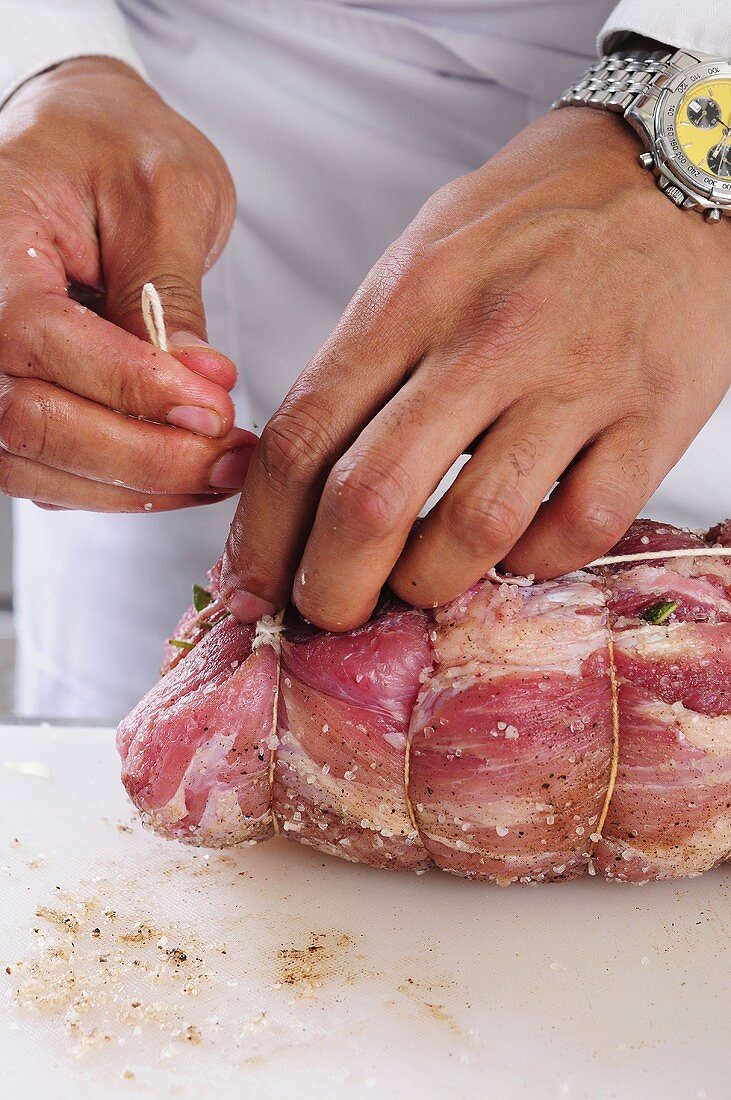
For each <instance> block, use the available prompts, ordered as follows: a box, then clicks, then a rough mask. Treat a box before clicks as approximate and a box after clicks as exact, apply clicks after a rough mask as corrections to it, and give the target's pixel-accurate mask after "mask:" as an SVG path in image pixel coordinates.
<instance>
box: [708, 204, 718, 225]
mask: <svg viewBox="0 0 731 1100" xmlns="http://www.w3.org/2000/svg"><path fill="white" fill-rule="evenodd" d="M720 220H721V211H720V210H719V209H718V207H714V208H713V210H706V221H707V222H720Z"/></svg>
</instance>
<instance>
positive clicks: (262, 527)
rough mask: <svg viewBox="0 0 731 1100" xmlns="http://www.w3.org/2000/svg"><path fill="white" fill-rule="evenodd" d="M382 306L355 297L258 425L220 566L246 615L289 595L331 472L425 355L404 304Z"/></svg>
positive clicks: (234, 602)
mask: <svg viewBox="0 0 731 1100" xmlns="http://www.w3.org/2000/svg"><path fill="white" fill-rule="evenodd" d="M373 293H374V294H375V295H376V296H377V294H378V291H377V290H374V291H373ZM386 293H387V292H386V291H385V290H384V291H383V294H386ZM363 294H364V295H365V297H368V290H367V289H366V290H365V291H363ZM387 313H388V316H385V317H382V316H381V315H380V313H379V312H378V311H377V310H376V309H375V307H374V306H373V304H372V303H371V306H370V307H366V305H360V304H359V299H356V302H355V305H353V306H351V308H350V309H349V310H348V311H346V314H345V315H344V317H343V319H342V321H341V322H340V324H339V325H338V327H337V328H336V330H335V332H334V333H333V336H332V338H331V340H330V341H328V344H326V345H325V347H324V348H323V349H322V350H321V351H320V352H319V353H318V355H317V356H316V357H315V358H314V359H313V360H312V362H311V363H310V364H309V366H308V367H307V369H306V370H305V372H304V373H303V374H302V376H301V377H300V378H299V379H298V381H297V383H296V384H295V386H294V387H293V388H292V390H291V391H290V393H289V394H288V395H287V398H286V399H285V401H284V403H283V404H282V406H281V407H280V409H279V410H278V412H277V413H275V415H274V416H273V417H272V419H271V420H270V421H269V423H268V424H267V426H266V427H265V429H264V431H263V433H262V437H261V441H260V443H259V446H258V447H257V449H256V451H255V453H254V458H253V460H252V464H251V467H250V469H249V473H248V476H247V480H246V485H245V487H244V492H243V494H242V497H241V501H240V503H239V507H238V510H237V512H236V516H235V519H234V522H233V524H232V527H231V533H230V535H229V539H228V542H227V544H226V552H225V554H224V560H223V569H222V582H221V583H222V592H223V593H224V596H225V598H226V600H227V602H228V605H229V607H230V609H231V610H232V611H233V613H234V615H236V616H237V618H239V619H241V621H243V622H252V621H254V620H255V619H257V618H259V617H260V616H261V615H264V614H271V613H272V612H273V610H274V609H276V608H277V607H282V606H284V604H285V603H287V601H288V600H289V597H290V593H291V591H292V581H293V577H294V573H295V569H296V567H297V564H298V562H299V560H300V558H301V556H302V551H303V549H304V546H305V543H306V541H307V536H308V534H309V531H310V528H311V526H312V523H313V520H314V517H315V513H316V510H317V504H318V501H319V498H320V494H321V492H322V488H323V486H324V484H325V482H326V480H327V477H328V475H329V473H330V470H331V469H332V467H333V465H334V464H335V462H336V461H337V460H338V459H339V458H340V456H341V455H342V454H343V453H344V452H345V451H346V450H347V448H348V447H349V446H350V445H351V443H352V442H353V441H354V440H355V439H356V438H357V436H358V434H359V433H360V431H361V430H362V429H363V428H364V427H365V425H366V424H367V423H368V421H369V420H370V419H371V418H372V417H373V416H375V415H376V413H377V412H378V410H379V409H380V408H381V407H382V406H383V404H384V403H386V402H387V401H388V400H389V399H390V398H391V397H392V396H393V394H394V393H395V392H396V391H397V390H398V388H399V386H400V385H401V384H402V382H403V380H404V378H405V376H406V374H407V372H408V370H409V369H410V367H411V365H412V364H413V363H414V362H415V361H416V360H417V359H418V358H419V357H420V355H421V354H422V351H423V348H422V345H421V344H420V342H419V333H418V331H417V329H416V327H414V326H413V325H411V324H410V323H409V318H408V315H407V307H406V306H404V307H403V308H401V309H399V310H396V311H394V312H393V313H392V312H390V311H387ZM374 316H375V320H374Z"/></svg>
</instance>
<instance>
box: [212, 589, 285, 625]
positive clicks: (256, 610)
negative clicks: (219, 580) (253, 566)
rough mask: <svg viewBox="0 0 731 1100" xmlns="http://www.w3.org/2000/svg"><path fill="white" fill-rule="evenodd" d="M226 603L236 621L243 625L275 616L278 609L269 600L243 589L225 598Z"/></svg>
mask: <svg viewBox="0 0 731 1100" xmlns="http://www.w3.org/2000/svg"><path fill="white" fill-rule="evenodd" d="M224 602H225V604H226V606H227V607H228V609H229V611H230V612H231V614H232V615H233V617H234V618H235V619H238V620H239V622H241V623H255V622H256V621H257V620H258V619H263V618H264V616H265V615H275V614H276V611H277V609H276V607H275V606H274V604H273V603H270V602H269V600H262V599H261V598H260V597H259V596H255V595H253V593H251V592H246V591H245V590H244V589H243V588H242V589H239V591H238V592H234V593H233V594H232V595H231V596H229V597H227V598H224Z"/></svg>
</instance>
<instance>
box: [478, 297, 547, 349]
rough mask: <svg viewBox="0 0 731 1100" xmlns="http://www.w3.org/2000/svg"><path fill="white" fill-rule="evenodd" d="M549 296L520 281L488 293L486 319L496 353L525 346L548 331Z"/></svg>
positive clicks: (487, 331) (489, 344) (491, 347)
mask: <svg viewBox="0 0 731 1100" xmlns="http://www.w3.org/2000/svg"><path fill="white" fill-rule="evenodd" d="M546 297H547V296H546V295H541V294H537V293H536V292H535V290H534V288H532V287H529V286H527V285H525V286H524V285H521V284H516V285H514V286H511V287H508V288H505V289H502V290H495V291H493V292H492V293H491V294H490V295H489V297H488V299H487V302H486V306H485V315H484V318H483V322H484V325H485V336H486V339H487V343H488V346H489V348H490V349H491V351H492V352H493V353H495V352H500V351H506V350H510V349H513V348H516V347H518V346H520V347H525V346H527V345H529V344H532V343H533V342H534V340H535V338H536V336H537V335H539V334H541V333H543V332H544V331H545V324H544V313H545V305H546Z"/></svg>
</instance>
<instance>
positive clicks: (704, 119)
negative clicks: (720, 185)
mask: <svg viewBox="0 0 731 1100" xmlns="http://www.w3.org/2000/svg"><path fill="white" fill-rule="evenodd" d="M675 128H676V134H677V137H678V142H679V144H680V147H681V149H682V150H683V152H684V153H685V155H686V157H687V158H688V160H689V161H690V162H691V164H694V165H695V166H696V168H700V169H701V170H702V171H703V172H707V173H708V174H709V175H710V176H715V178H716V179H731V80H729V79H728V78H723V77H715V78H711V79H710V80H704V81H701V82H700V83H698V84H694V85H693V87H692V88H691V90H690V91H688V92H686V94H685V97H684V98H683V100H682V101H681V104H680V107H679V108H678V112H677V115H676V119H675Z"/></svg>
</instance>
